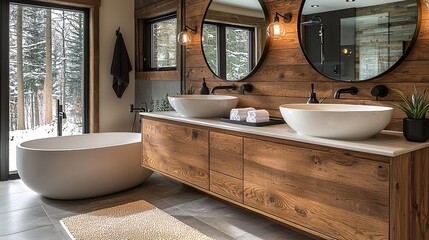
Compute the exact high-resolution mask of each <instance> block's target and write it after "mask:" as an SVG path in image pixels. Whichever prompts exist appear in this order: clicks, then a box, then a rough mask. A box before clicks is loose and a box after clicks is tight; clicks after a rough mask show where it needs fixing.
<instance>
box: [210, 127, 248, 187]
mask: <svg viewBox="0 0 429 240" xmlns="http://www.w3.org/2000/svg"><path fill="white" fill-rule="evenodd" d="M210 170H213V171H216V172H219V173H223V174H226V175H229V176H231V177H234V178H238V179H243V138H242V137H237V136H232V135H229V134H224V133H217V132H213V131H211V132H210Z"/></svg>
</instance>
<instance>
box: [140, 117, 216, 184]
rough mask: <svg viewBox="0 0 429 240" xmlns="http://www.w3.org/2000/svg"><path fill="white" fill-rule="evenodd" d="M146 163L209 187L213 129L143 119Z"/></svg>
mask: <svg viewBox="0 0 429 240" xmlns="http://www.w3.org/2000/svg"><path fill="white" fill-rule="evenodd" d="M142 144H143V149H142V151H143V155H142V165H143V166H148V167H151V168H153V169H156V170H159V171H160V172H163V173H166V174H169V175H171V176H173V177H176V178H178V179H181V180H183V181H185V182H188V183H191V184H194V185H197V186H199V187H202V188H205V189H207V190H208V189H209V133H208V131H207V130H202V129H198V128H193V127H187V126H182V125H176V124H170V123H164V122H158V121H153V120H149V119H143V120H142Z"/></svg>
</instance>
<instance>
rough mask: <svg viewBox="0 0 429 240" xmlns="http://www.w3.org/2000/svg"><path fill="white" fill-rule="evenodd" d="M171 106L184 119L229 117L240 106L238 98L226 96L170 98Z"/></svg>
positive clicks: (181, 96)
mask: <svg viewBox="0 0 429 240" xmlns="http://www.w3.org/2000/svg"><path fill="white" fill-rule="evenodd" d="M168 101H170V104H171V106H172V107H173V108H174V110H176V112H178V113H179V114H180V115H182V116H184V117H195V118H214V117H224V116H229V112H230V111H231V109H233V108H235V107H236V106H237V104H238V98H237V97H233V96H225V95H178V96H169V97H168Z"/></svg>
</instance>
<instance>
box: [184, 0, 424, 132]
mask: <svg viewBox="0 0 429 240" xmlns="http://www.w3.org/2000/svg"><path fill="white" fill-rule="evenodd" d="M420 1H422V2H421V10H422V22H421V28H420V34H419V37H418V39H417V42H416V44H415V45H414V47H413V49H412V50H411V52H410V54H409V55H408V56H407V57H406V59H405V61H404V62H402V64H400V65H399V66H398V67H397V68H395V69H394V70H393V71H391V72H390V73H388V74H386V75H384V76H382V77H379V78H376V79H374V80H371V81H365V82H361V83H347V82H338V81H333V80H330V79H328V78H325V77H323V76H322V75H320V74H319V73H318V72H316V71H315V70H314V69H313V68H312V67H311V66H310V65H309V64H308V62H307V60H306V59H305V57H304V55H303V53H302V51H301V47H300V45H299V40H298V31H297V19H298V14H299V9H300V6H301V3H302V1H301V0H287V1H283V0H281V1H280V0H264V3H265V5H266V7H267V9H268V12H269V15H270V19H272V18H273V17H274V14H275V12H276V11H277V12H279V13H285V12H292V14H293V19H292V22H291V23H289V24H287V30H288V33H287V36H286V37H285V38H284V39H283V40H274V41H272V42H271V45H270V49H269V51H268V54H267V57H266V59H265V60H264V62H263V64H262V66H261V67H260V68H259V70H258V71H257V72H256V73H255V74H254V75H253V76H251V77H250V78H248V79H246V80H244V81H242V82H236V83H235V84H237V85H238V86H239V85H241V84H243V83H246V82H250V83H252V84H253V85H254V87H255V90H254V92H253V93H251V94H246V95H239V92H238V91H229V90H221V91H219V93H223V94H230V95H236V96H238V97H239V98H240V101H239V106H253V107H256V108H265V109H267V110H269V111H270V113H271V115H273V116H280V113H279V111H278V106H280V105H281V104H285V103H305V102H306V101H307V99H308V96H309V88H310V83H312V82H314V83H315V87H316V92H317V96H318V98H319V99H320V98H325V102H326V103H351V104H375V105H386V106H392V105H393V104H394V103H395V101H398V97H397V96H396V94H394V93H392V91H391V92H390V93H389V95H388V96H387V97H385V98H383V99H382V101H375V98H374V97H372V96H371V94H370V90H371V88H372V87H373V86H376V85H378V84H384V85H386V86H387V87H389V89H391V88H397V89H399V90H401V91H411V90H412V88H413V86H414V85H415V86H416V87H417V88H418V89H422V90H423V89H425V88H428V90H429V10H428V9H427V8H426V6H425V4H424V3H423V0H420ZM209 3H210V1H209V0H187V3H186V11H187V13H186V23H187V24H188V25H191V26H197V27H198V29H197V30H198V32H197V34H196V35H194V36H193V37H194V38H193V40H192V44H190V45H188V46H187V47H186V86H189V84H190V83H192V84H193V86H194V87H195V88H197V89H198V88H199V87H200V86H201V82H202V78H206V81H207V83H208V86H209V87H210V88H212V87H214V86H217V85H228V84H231V82H227V81H223V80H221V79H218V78H216V77H215V76H214V75H213V74H212V72H211V71H210V69H209V68H208V67H207V65H206V63H205V60H204V56H203V53H202V49H201V38H200V34H201V24H202V19H203V17H204V13H205V10H206V8H207V6H208V4H209ZM351 86H356V87H357V88H359V93H358V94H357V95H355V96H351V95H348V94H343V95H342V96H341V98H342V99H340V100H335V99H333V97H332V96H333V94H334V92H335V91H336V90H337V89H340V88H346V87H351ZM404 116H405V115H404V114H403V113H402V112H401V111H400V110H398V109H397V108H396V107H395V110H394V119H393V120H392V122H391V124H390V125H389V126H388V127H387V128H388V129H391V130H402V118H403V117H404Z"/></svg>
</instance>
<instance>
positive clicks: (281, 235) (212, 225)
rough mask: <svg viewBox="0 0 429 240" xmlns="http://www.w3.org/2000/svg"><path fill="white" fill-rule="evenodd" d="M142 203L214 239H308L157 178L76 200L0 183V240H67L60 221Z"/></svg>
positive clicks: (21, 185)
mask: <svg viewBox="0 0 429 240" xmlns="http://www.w3.org/2000/svg"><path fill="white" fill-rule="evenodd" d="M137 200H145V201H148V202H150V203H152V204H153V205H155V206H156V207H158V208H160V209H162V210H163V211H165V212H167V213H168V214H170V215H172V216H174V217H175V218H177V219H179V220H180V221H182V222H184V223H186V224H188V225H189V226H191V227H194V228H196V229H198V230H199V231H201V232H203V233H204V234H206V235H207V236H210V237H212V238H214V239H240V240H241V239H246V240H247V239H249V240H253V239H285V240H307V239H308V240H310V239H311V238H309V237H307V236H305V235H302V234H300V233H298V232H295V231H293V230H290V229H288V228H286V227H285V226H283V225H280V224H277V223H275V222H272V221H270V220H268V219H266V218H264V217H262V216H260V215H258V214H255V213H251V212H248V211H245V210H243V209H241V208H238V207H235V206H232V205H229V204H228V203H225V202H223V201H220V200H218V199H215V198H212V197H209V196H207V195H206V194H204V193H201V192H199V191H197V190H195V189H193V188H190V187H187V186H185V185H182V184H180V183H178V182H175V181H173V180H170V179H168V178H166V177H163V176H161V175H159V174H153V175H152V176H151V177H150V178H149V179H148V180H146V181H145V182H144V183H143V184H142V185H140V186H138V187H136V188H133V189H130V190H128V191H124V192H120V193H116V194H111V195H108V196H104V197H99V198H91V199H85V200H77V201H59V200H52V199H47V198H44V197H41V196H39V195H38V194H37V193H34V192H33V191H31V190H30V189H29V188H27V187H26V186H25V185H24V183H23V182H22V181H21V180H14V181H9V182H0V240H5V239H14V240H15V239H22V240H25V239H31V240H37V239H43V240H50V239H69V237H68V236H67V234H66V233H65V231H64V230H63V228H62V227H61V225H60V223H59V221H60V220H61V219H62V218H65V217H68V216H73V215H77V214H81V213H86V212H89V211H94V210H97V209H101V208H106V207H112V206H116V205H121V204H124V203H128V202H132V201H137Z"/></svg>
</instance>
